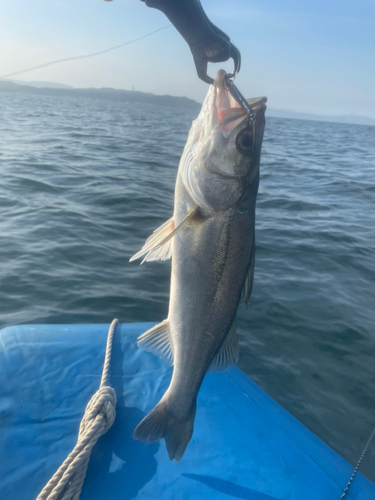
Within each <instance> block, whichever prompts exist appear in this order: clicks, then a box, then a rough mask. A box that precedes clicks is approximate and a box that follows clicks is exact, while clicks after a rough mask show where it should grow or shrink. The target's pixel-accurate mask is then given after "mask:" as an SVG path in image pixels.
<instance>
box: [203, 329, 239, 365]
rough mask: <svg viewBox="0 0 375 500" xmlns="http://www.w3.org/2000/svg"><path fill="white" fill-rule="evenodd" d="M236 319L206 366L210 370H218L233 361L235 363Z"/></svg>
mask: <svg viewBox="0 0 375 500" xmlns="http://www.w3.org/2000/svg"><path fill="white" fill-rule="evenodd" d="M239 350H240V348H239V346H238V338H237V325H236V320H234V321H233V324H232V326H231V327H230V330H229V332H228V334H227V336H226V337H225V340H224V342H223V344H222V346H221V347H220V350H219V351H218V353H217V354H216V355H215V357H214V359H213V360H212V361H211V364H210V366H209V368H208V370H209V371H211V372H220V371H222V370H225V369H226V368H229V367H230V366H231V365H233V363H237V361H238V355H239Z"/></svg>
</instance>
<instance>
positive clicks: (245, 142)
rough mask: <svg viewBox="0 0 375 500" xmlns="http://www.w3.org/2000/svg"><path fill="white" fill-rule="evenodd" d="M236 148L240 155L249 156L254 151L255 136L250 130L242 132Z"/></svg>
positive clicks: (238, 137)
mask: <svg viewBox="0 0 375 500" xmlns="http://www.w3.org/2000/svg"><path fill="white" fill-rule="evenodd" d="M236 146H237V149H238V151H239V152H240V153H243V154H246V155H249V154H250V153H251V151H252V149H253V134H252V133H251V132H250V131H249V130H244V131H242V132H240V133H239V134H238V136H237V140H236Z"/></svg>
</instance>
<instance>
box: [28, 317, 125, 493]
mask: <svg viewBox="0 0 375 500" xmlns="http://www.w3.org/2000/svg"><path fill="white" fill-rule="evenodd" d="M117 325H118V320H117V319H115V320H113V321H112V323H111V326H110V328H109V331H108V339H107V348H106V353H105V360H104V367H103V374H102V380H101V383H100V388H99V390H98V391H97V392H96V393H95V394H94V395H93V397H92V398H91V399H90V401H89V402H88V405H87V406H86V410H85V413H84V415H83V419H82V421H81V425H80V426H79V433H78V440H77V444H76V445H75V447H74V449H73V451H72V452H71V453H70V455H69V456H68V457H67V458H66V459H65V460H64V462H63V464H62V465H61V466H60V467H59V469H58V470H57V471H56V472H55V474H54V475H53V476H52V478H51V479H50V480H49V481H48V483H47V484H46V486H45V487H44V488H43V490H42V491H41V492H40V494H39V496H38V498H37V500H78V499H79V496H80V494H81V489H82V485H83V481H84V480H85V476H86V470H87V465H88V463H89V460H90V454H91V450H92V448H93V447H94V445H95V443H96V442H97V440H98V439H99V438H100V436H102V435H103V434H105V433H106V432H107V430H108V429H109V428H110V427H111V425H112V424H113V422H114V421H115V418H116V410H115V408H116V403H117V398H116V393H115V391H114V389H112V387H109V386H108V385H106V383H107V378H108V373H109V366H110V362H111V351H112V343H113V335H114V332H115V329H116V326H117Z"/></svg>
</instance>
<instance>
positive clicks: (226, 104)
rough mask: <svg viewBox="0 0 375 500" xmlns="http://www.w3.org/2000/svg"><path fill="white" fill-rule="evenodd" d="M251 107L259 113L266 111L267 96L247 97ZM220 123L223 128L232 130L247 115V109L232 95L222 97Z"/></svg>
mask: <svg viewBox="0 0 375 500" xmlns="http://www.w3.org/2000/svg"><path fill="white" fill-rule="evenodd" d="M246 101H247V103H248V104H249V105H250V107H251V109H252V110H253V112H254V113H255V115H258V114H259V113H264V112H265V111H266V108H267V106H266V102H267V97H264V96H263V97H252V98H250V99H246ZM218 115H219V123H218V126H219V128H220V129H222V130H226V131H231V130H233V129H234V128H235V127H237V125H238V124H239V123H241V122H242V121H243V120H244V119H245V118H246V117H247V116H248V113H247V110H246V109H245V108H243V107H242V106H240V105H239V104H238V103H237V102H236V101H235V100H234V99H233V98H232V96H229V98H228V99H222V100H221V102H220V103H219V106H218Z"/></svg>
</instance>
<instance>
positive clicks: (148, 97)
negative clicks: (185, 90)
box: [0, 80, 201, 110]
mask: <svg viewBox="0 0 375 500" xmlns="http://www.w3.org/2000/svg"><path fill="white" fill-rule="evenodd" d="M0 92H12V93H19V94H34V95H50V96H57V97H90V98H92V99H104V100H107V101H122V102H139V103H148V104H157V105H159V106H168V107H172V108H183V109H195V110H199V109H200V107H201V104H199V103H197V102H196V101H193V100H192V99H188V98H187V97H175V96H170V95H155V94H147V93H145V92H136V91H133V90H116V89H111V88H101V89H95V88H89V89H75V88H51V87H41V88H39V87H33V86H31V85H20V84H18V83H14V82H11V81H7V80H0Z"/></svg>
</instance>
